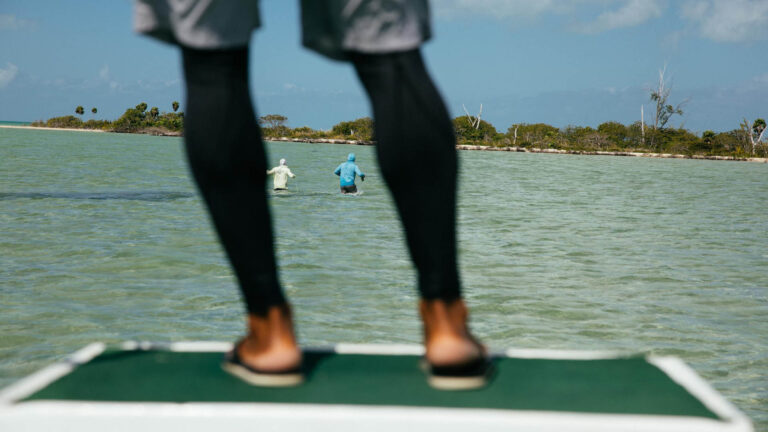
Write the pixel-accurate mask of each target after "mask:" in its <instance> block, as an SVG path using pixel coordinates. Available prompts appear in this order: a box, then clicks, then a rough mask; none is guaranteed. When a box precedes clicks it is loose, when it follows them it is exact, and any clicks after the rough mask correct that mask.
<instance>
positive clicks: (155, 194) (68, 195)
mask: <svg viewBox="0 0 768 432" xmlns="http://www.w3.org/2000/svg"><path fill="white" fill-rule="evenodd" d="M194 196H195V194H194V193H191V192H173V191H116V192H0V200H13V199H47V198H53V199H72V200H97V201H98V200H125V201H155V202H157V201H173V200H177V199H183V198H193V197H194Z"/></svg>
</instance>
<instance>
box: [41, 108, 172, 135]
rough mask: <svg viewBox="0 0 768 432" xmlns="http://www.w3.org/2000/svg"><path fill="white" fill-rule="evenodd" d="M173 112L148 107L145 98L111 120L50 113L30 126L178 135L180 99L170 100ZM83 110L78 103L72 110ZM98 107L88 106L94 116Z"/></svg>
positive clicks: (77, 112) (77, 111) (81, 113)
mask: <svg viewBox="0 0 768 432" xmlns="http://www.w3.org/2000/svg"><path fill="white" fill-rule="evenodd" d="M171 106H172V108H173V112H161V111H160V109H159V108H158V107H152V108H150V109H149V110H147V104H146V102H142V103H140V104H138V105H136V106H135V107H134V108H128V109H127V110H125V113H123V115H122V116H120V118H118V119H117V120H114V121H109V120H96V119H91V120H88V121H83V120H82V119H80V118H78V117H75V116H72V115H68V116H63V117H53V118H50V119H48V120H46V121H42V120H40V121H36V122H32V123H31V124H30V126H39V127H40V126H42V127H54V128H70V129H98V130H103V131H107V132H128V133H146V134H152V135H174V136H178V135H181V134H182V132H183V130H184V113H183V112H179V113H177V112H176V111H177V110H178V109H179V103H178V102H176V101H174V102H173V104H171ZM84 112H85V110H84V109H83V107H82V106H81V105H78V106H77V107H76V108H75V114H78V115H81V116H82V115H83V113H84ZM97 112H98V110H97V109H96V107H94V108H91V113H92V114H93V115H94V116H95V115H96V113H97Z"/></svg>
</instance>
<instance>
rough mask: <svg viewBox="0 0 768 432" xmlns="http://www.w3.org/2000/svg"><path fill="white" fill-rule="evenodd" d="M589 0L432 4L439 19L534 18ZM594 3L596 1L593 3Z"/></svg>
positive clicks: (461, 0) (440, 0) (483, 0)
mask: <svg viewBox="0 0 768 432" xmlns="http://www.w3.org/2000/svg"><path fill="white" fill-rule="evenodd" d="M588 1H589V0H571V1H563V0H537V1H530V0H438V1H436V2H434V3H432V7H433V8H434V9H435V13H436V14H437V16H439V17H445V18H457V17H463V16H466V15H467V14H476V15H489V16H494V17H497V18H520V17H534V16H537V15H541V14H544V13H551V12H557V13H563V12H566V11H567V10H569V9H570V8H571V5H572V4H574V3H584V2H588ZM592 2H594V0H593V1H592Z"/></svg>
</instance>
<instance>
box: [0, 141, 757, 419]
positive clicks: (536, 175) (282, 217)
mask: <svg viewBox="0 0 768 432" xmlns="http://www.w3.org/2000/svg"><path fill="white" fill-rule="evenodd" d="M180 145H181V141H180V140H179V139H176V138H163V137H149V136H137V135H123V134H93V133H79V132H63V131H62V132H59V131H29V130H15V129H0V210H2V211H0V233H2V234H1V235H0V268H1V269H2V270H1V271H0V329H1V330H2V335H3V336H2V337H0V386H3V385H7V384H9V383H10V382H12V381H13V380H15V379H17V378H19V377H21V376H24V375H26V374H28V373H30V372H32V371H34V370H35V369H38V368H40V367H41V366H43V365H45V364H48V363H50V362H52V361H54V360H56V359H58V358H61V357H62V356H63V355H65V354H67V353H70V352H72V351H74V350H75V349H77V348H79V347H81V346H83V345H85V344H87V343H89V342H91V341H95V340H100V341H105V342H118V341H123V340H126V339H142V340H155V341H157V340H160V341H163V340H195V339H205V340H234V339H235V338H236V337H237V336H238V335H239V334H240V332H241V331H242V327H243V323H242V305H241V303H240V301H239V295H238V292H237V290H236V288H235V287H234V283H233V279H232V276H231V273H230V271H229V269H228V267H227V264H226V262H225V261H224V258H223V255H222V251H221V249H220V247H219V245H218V243H217V242H216V240H215V238H214V236H213V233H212V231H211V229H210V227H209V225H208V221H207V216H206V214H205V212H204V210H203V208H202V206H201V203H200V200H199V198H198V196H197V193H196V191H195V189H194V187H193V185H192V184H191V183H190V179H189V176H188V174H187V171H186V167H185V165H184V162H183V155H182V152H181V147H180ZM269 150H270V156H271V157H270V160H271V161H272V162H273V163H275V164H276V161H277V160H278V159H279V158H281V157H285V158H287V159H288V164H289V166H290V167H291V169H292V170H293V171H294V173H296V174H297V176H298V177H297V178H296V181H292V182H291V183H289V186H290V187H291V188H292V190H291V191H290V192H288V193H285V194H279V195H270V205H271V207H272V209H273V211H274V222H275V228H276V231H277V250H278V258H279V261H280V264H281V267H280V269H281V277H282V280H283V283H284V286H285V289H286V291H287V293H288V295H289V296H290V298H291V299H292V301H293V302H294V305H295V314H296V319H297V323H298V330H299V336H300V339H301V341H302V342H303V343H306V344H325V343H335V342H340V341H347V342H369V343H385V342H406V343H418V342H419V341H420V328H419V326H418V325H417V317H416V310H415V301H416V295H415V292H414V289H413V284H414V273H413V270H412V268H411V265H410V261H409V259H408V253H407V251H406V250H405V249H404V247H403V237H402V234H401V233H400V229H399V224H398V221H397V217H396V214H395V212H394V209H393V206H392V203H391V201H390V198H389V196H388V195H387V192H386V189H385V188H384V185H383V183H382V182H383V179H382V178H381V177H380V176H379V172H378V169H377V167H376V165H375V161H374V159H375V156H374V153H373V149H372V148H370V147H352V146H345V145H325V144H300V143H270V144H269ZM350 151H354V152H355V153H357V155H358V163H359V165H360V166H361V168H362V169H363V171H365V172H366V174H368V177H367V178H366V181H365V182H363V183H360V182H359V183H358V185H359V186H360V188H361V189H362V190H363V195H362V196H358V197H347V196H341V195H340V194H339V193H338V180H337V177H336V176H334V175H333V174H332V171H333V169H334V168H335V167H336V166H337V165H338V164H339V163H340V162H342V161H343V160H344V159H345V157H346V154H347V153H348V152H350ZM460 158H461V163H462V168H461V170H462V177H461V188H460V201H459V239H460V244H459V247H460V253H461V265H462V276H463V280H464V284H465V286H466V289H465V292H466V296H467V298H468V302H469V304H470V306H471V308H472V312H473V327H474V329H475V330H476V331H477V333H478V334H479V335H481V336H482V338H483V339H484V340H485V341H486V342H487V343H488V344H489V345H490V346H491V347H492V348H505V347H525V348H553V349H554V348H568V349H618V350H622V351H626V352H646V353H654V354H662V355H667V354H669V355H676V356H679V357H681V358H683V359H684V360H685V361H686V362H688V363H689V364H690V365H691V366H693V368H694V369H696V370H697V372H699V373H700V374H701V375H702V376H703V377H704V378H706V379H707V380H709V381H710V382H711V383H712V384H713V386H714V387H715V388H717V390H719V391H720V392H722V393H723V394H724V395H725V396H726V397H727V398H728V399H730V400H731V401H733V402H734V403H735V404H736V405H737V406H739V407H740V408H741V409H742V410H744V411H745V412H746V413H747V414H748V415H749V416H750V417H751V418H752V419H753V420H755V422H756V427H757V429H758V430H768V380H767V379H766V376H768V320H767V319H766V318H768V246H767V245H768V164H752V163H735V162H717V161H692V160H657V159H645V158H618V157H599V156H573V155H547V154H522V153H496V152H492V153H490V152H460ZM424 164H425V169H426V170H428V169H429V161H424ZM415 181H418V180H417V179H415Z"/></svg>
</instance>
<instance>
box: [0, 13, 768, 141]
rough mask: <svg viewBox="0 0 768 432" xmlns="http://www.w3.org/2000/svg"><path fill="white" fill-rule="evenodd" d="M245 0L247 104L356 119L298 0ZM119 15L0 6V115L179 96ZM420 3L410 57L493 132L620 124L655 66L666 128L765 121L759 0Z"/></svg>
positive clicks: (163, 49) (155, 50)
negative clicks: (249, 18)
mask: <svg viewBox="0 0 768 432" xmlns="http://www.w3.org/2000/svg"><path fill="white" fill-rule="evenodd" d="M261 4H262V18H263V22H264V26H263V28H262V29H261V30H259V31H258V32H257V33H255V34H254V37H253V39H252V46H251V84H252V88H253V89H252V91H253V94H254V97H255V99H256V102H257V110H258V112H259V114H261V115H263V114H268V113H279V114H283V115H285V116H287V117H288V119H289V125H290V126H293V127H296V126H304V125H306V126H310V127H313V128H319V129H328V128H330V127H331V126H332V125H333V124H335V123H337V122H339V121H342V120H351V119H354V118H357V117H362V116H365V115H369V107H368V102H367V100H366V99H365V97H364V95H363V92H362V90H361V88H360V85H359V84H358V82H357V80H356V78H355V76H354V73H353V71H352V69H351V68H350V66H349V65H346V64H343V63H338V62H332V61H329V60H325V59H323V58H321V57H320V56H318V55H316V54H314V53H312V52H310V51H307V50H305V49H303V48H301V46H300V26H299V22H298V6H297V4H298V0H262V1H261ZM131 11H132V4H131V2H130V1H127V0H111V1H103V0H71V1H61V0H34V1H29V0H0V41H2V43H0V120H16V121H30V120H37V119H46V118H49V117H52V116H59V115H66V114H71V113H73V112H74V108H75V106H77V105H83V106H85V108H86V110H87V111H89V110H90V108H91V107H93V106H95V107H97V108H98V109H99V113H98V115H97V117H98V118H108V119H114V118H117V117H118V116H119V115H120V114H122V112H123V111H124V110H125V108H127V107H129V106H134V105H136V104H138V103H139V102H142V101H144V102H147V103H148V104H149V106H158V107H160V109H161V110H170V109H171V108H170V105H171V102H172V101H174V100H179V101H181V102H182V103H183V100H184V95H183V88H182V82H181V70H180V65H179V55H178V53H177V50H176V49H174V48H173V47H170V46H167V45H163V44H160V43H158V42H154V41H152V40H151V39H148V38H145V37H140V36H137V35H135V34H134V33H132V30H131ZM432 12H433V18H434V19H433V25H434V34H435V37H434V39H433V40H432V41H430V42H429V43H428V44H427V45H425V47H424V55H425V58H426V60H427V63H428V65H429V68H430V70H431V71H432V73H433V75H434V78H435V80H436V82H437V83H438V86H439V87H440V89H441V91H442V93H443V95H444V96H445V98H446V101H447V103H448V106H449V109H450V110H451V112H452V114H453V115H454V116H458V115H462V114H463V109H462V104H464V105H466V107H467V108H468V109H469V110H470V111H472V112H473V114H474V113H475V112H476V111H477V110H478V108H479V106H480V104H481V103H482V104H483V118H484V119H486V120H488V121H490V122H491V123H493V124H494V125H495V126H496V127H497V129H499V130H500V131H506V129H507V128H508V127H509V126H510V125H511V124H514V123H537V122H546V123H549V124H552V125H555V126H558V127H562V126H566V125H583V126H593V127H594V126H597V125H598V124H600V123H602V122H605V121H619V122H622V123H625V124H628V123H632V122H634V121H636V120H638V119H639V116H640V106H641V105H643V104H644V105H645V111H646V118H648V117H649V116H650V115H651V112H652V104H651V103H650V101H649V98H648V94H649V90H648V89H649V88H651V87H652V86H653V85H654V84H655V82H656V80H657V77H658V71H659V69H660V68H663V67H664V66H665V65H666V68H667V69H666V70H667V77H668V78H671V82H672V84H673V90H672V94H671V98H670V101H671V102H673V103H675V104H676V103H678V102H681V101H683V100H688V102H687V104H686V105H685V107H684V110H685V112H686V113H685V115H684V116H683V117H682V118H675V119H673V120H672V122H671V124H672V125H673V126H679V125H681V124H683V126H684V127H686V128H688V129H691V130H694V131H699V132H700V131H703V130H705V129H713V130H717V131H722V130H730V129H735V128H738V125H739V122H740V121H741V119H742V118H744V117H746V118H748V119H750V121H751V120H754V119H755V118H757V117H763V118H765V117H768V103H766V102H768V58H767V57H766V53H768V50H766V42H768V25H767V24H768V0H433V1H432ZM89 117H90V113H89V114H87V115H86V116H85V118H89Z"/></svg>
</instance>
